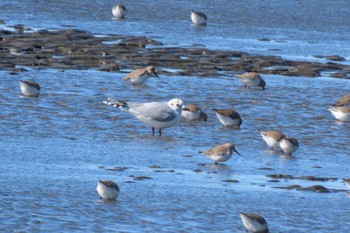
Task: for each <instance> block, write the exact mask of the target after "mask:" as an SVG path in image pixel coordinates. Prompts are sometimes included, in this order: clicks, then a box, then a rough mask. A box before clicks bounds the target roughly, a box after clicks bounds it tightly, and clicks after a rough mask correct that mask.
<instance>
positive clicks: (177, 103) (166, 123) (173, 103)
mask: <svg viewBox="0 0 350 233" xmlns="http://www.w3.org/2000/svg"><path fill="white" fill-rule="evenodd" d="M103 103H104V104H107V105H111V106H114V107H117V108H120V109H122V110H123V111H126V112H128V113H130V114H131V115H134V116H135V117H136V118H137V119H138V120H140V121H141V122H143V123H145V124H146V125H149V126H151V127H152V134H153V135H154V129H155V128H157V129H159V135H162V129H163V128H169V127H172V126H174V125H176V124H177V123H178V122H179V121H180V120H181V110H182V105H183V101H182V100H180V99H172V100H169V101H168V102H149V103H134V102H123V101H119V100H115V99H111V98H108V99H107V101H103Z"/></svg>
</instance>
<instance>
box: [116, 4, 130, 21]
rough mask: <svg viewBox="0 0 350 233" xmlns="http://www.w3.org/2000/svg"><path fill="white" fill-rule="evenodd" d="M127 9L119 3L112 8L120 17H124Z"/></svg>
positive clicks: (117, 16)
mask: <svg viewBox="0 0 350 233" xmlns="http://www.w3.org/2000/svg"><path fill="white" fill-rule="evenodd" d="M126 11H127V10H126V7H125V6H123V5H122V4H117V5H115V6H114V7H113V8H112V14H113V15H114V17H116V18H118V19H123V18H124V17H125V12H126Z"/></svg>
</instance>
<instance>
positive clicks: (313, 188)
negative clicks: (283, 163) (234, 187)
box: [266, 174, 346, 193]
mask: <svg viewBox="0 0 350 233" xmlns="http://www.w3.org/2000/svg"><path fill="white" fill-rule="evenodd" d="M266 176H267V177H270V178H275V179H285V180H289V179H291V180H307V181H319V182H326V181H337V180H338V179H337V178H326V177H315V176H292V175H287V174H271V175H266ZM274 188H279V189H287V190H298V191H312V192H317V193H329V192H345V191H346V190H338V189H328V188H326V187H324V186H322V185H312V186H308V187H302V186H300V185H299V184H295V185H290V186H277V187H274Z"/></svg>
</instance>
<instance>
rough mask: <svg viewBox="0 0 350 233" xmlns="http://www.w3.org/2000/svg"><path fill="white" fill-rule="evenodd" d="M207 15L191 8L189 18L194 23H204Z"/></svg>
mask: <svg viewBox="0 0 350 233" xmlns="http://www.w3.org/2000/svg"><path fill="white" fill-rule="evenodd" d="M207 19H208V18H207V15H206V14H204V13H203V12H199V11H194V10H191V20H192V22H193V24H195V25H206V24H207Z"/></svg>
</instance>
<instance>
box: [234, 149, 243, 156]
mask: <svg viewBox="0 0 350 233" xmlns="http://www.w3.org/2000/svg"><path fill="white" fill-rule="evenodd" d="M233 151H234V152H236V153H237V154H238V155H239V156H241V154H240V153H239V152H238V151H236V149H234V150H233Z"/></svg>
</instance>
